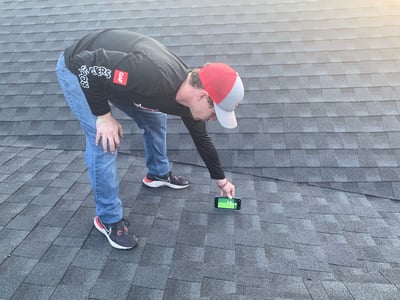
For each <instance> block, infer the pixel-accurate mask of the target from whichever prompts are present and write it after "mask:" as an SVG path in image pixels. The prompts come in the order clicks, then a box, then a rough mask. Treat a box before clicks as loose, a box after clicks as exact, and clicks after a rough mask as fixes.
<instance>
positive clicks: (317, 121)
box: [0, 0, 400, 299]
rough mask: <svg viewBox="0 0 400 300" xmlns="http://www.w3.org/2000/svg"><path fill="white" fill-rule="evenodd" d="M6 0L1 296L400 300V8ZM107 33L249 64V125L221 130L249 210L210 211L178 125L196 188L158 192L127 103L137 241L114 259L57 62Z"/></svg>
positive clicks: (258, 1)
mask: <svg viewBox="0 0 400 300" xmlns="http://www.w3.org/2000/svg"><path fill="white" fill-rule="evenodd" d="M0 3H1V7H2V8H1V12H2V13H1V15H0V21H1V24H2V27H1V29H0V53H1V55H0V298H1V299H3V298H4V299H9V298H13V299H25V298H29V299H34V298H38V299H49V298H52V299H85V298H91V299H127V298H128V299H146V298H148V299H188V298H189V299H199V298H202V299H215V298H216V299H274V298H289V299H400V292H399V290H398V287H399V284H400V241H399V235H400V207H399V202H397V201H396V200H399V199H400V180H399V174H400V167H399V164H400V160H399V157H400V155H399V154H400V130H399V129H400V119H399V109H400V107H399V104H398V98H399V91H400V72H399V67H400V63H399V50H400V40H399V39H398V32H399V29H400V21H399V20H400V4H399V3H398V1H395V0H381V1H372V0H352V1H344V0H338V1H334V3H333V2H327V1H322V0H312V1H302V0H279V1H275V0H255V1H251V2H248V1H243V0H230V1H227V0H222V1H217V2H216V1H209V0H206V1H201V2H195V3H193V2H192V1H186V0H183V1H161V0H160V1H136V0H120V1H112V2H110V1H102V0H100V1H92V0H84V1H83V2H82V1H81V2H76V1H66V2H65V1H63V2H57V1H51V0H49V1H38V0H34V1H5V0H0ZM110 27H113V28H124V29H131V30H136V31H138V32H141V33H143V34H147V35H150V36H152V37H155V38H156V39H158V40H160V41H161V42H163V43H164V44H166V45H167V46H168V47H169V48H171V49H172V50H173V51H174V52H175V53H176V54H178V55H179V56H181V57H182V58H183V60H184V61H185V62H186V63H187V64H188V65H190V66H199V65H202V64H204V63H205V62H207V61H223V62H227V63H229V64H231V65H233V66H234V67H235V68H236V69H237V70H238V71H239V73H240V74H241V76H242V78H243V81H244V84H245V88H246V95H245V102H244V103H243V105H241V106H240V107H239V109H238V112H237V115H238V118H239V127H238V128H237V129H234V130H225V129H223V128H222V127H220V126H219V125H218V124H217V123H211V124H209V125H208V128H209V132H210V135H211V136H212V138H213V139H214V140H215V144H216V147H217V149H218V151H219V153H220V156H221V160H222V163H223V165H224V166H225V169H226V170H227V173H228V175H229V177H231V178H232V179H233V181H234V183H235V184H236V187H237V194H238V196H240V197H242V198H243V207H242V210H241V211H237V212H230V211H229V212H226V211H218V210H215V209H214V208H213V203H212V201H213V197H214V195H216V194H217V193H218V191H217V188H216V187H215V186H214V184H213V183H212V182H211V180H210V179H209V174H208V171H207V170H206V169H205V168H204V165H203V163H202V161H201V159H200V157H199V156H198V154H197V152H196V150H195V148H194V145H193V143H192V141H191V139H190V137H189V136H188V134H187V132H186V130H185V128H184V126H183V124H182V123H181V121H180V120H179V119H177V118H175V117H169V120H168V122H169V123H168V126H169V129H168V149H169V158H170V160H171V161H172V162H173V169H174V171H175V172H176V173H179V174H181V175H184V176H186V177H188V178H189V179H190V180H191V181H192V182H193V184H192V185H191V187H190V188H189V189H187V190H183V191H172V190H168V189H160V190H156V191H154V190H149V189H147V188H145V187H143V186H142V185H141V178H142V176H143V174H144V173H145V172H146V168H145V165H144V160H143V145H142V140H141V137H140V134H141V132H140V130H139V129H138V128H137V126H136V125H135V124H134V123H133V122H131V120H130V119H129V118H128V117H127V116H125V115H123V114H122V113H121V112H119V111H116V110H115V111H114V114H115V115H116V116H117V117H118V119H119V120H120V121H121V123H122V125H123V127H124V132H125V138H124V140H123V144H122V148H121V154H120V157H119V174H120V179H121V191H120V193H121V198H122V199H123V205H124V215H125V217H126V218H127V220H128V221H129V222H130V224H131V227H132V228H133V230H134V231H135V232H136V233H137V234H138V236H139V238H140V243H139V246H138V248H137V249H135V250H132V251H117V250H114V249H111V248H110V247H109V245H108V244H107V242H106V240H105V239H104V237H103V236H101V234H100V233H98V232H97V231H96V230H94V229H93V225H92V219H93V216H94V213H95V212H94V202H93V199H92V194H91V187H90V184H89V182H88V178H87V174H86V168H85V164H84V161H83V149H84V139H83V136H82V134H81V132H80V129H79V124H78V122H77V121H76V120H75V119H74V117H73V116H72V114H71V113H70V110H69V108H68V107H67V106H66V103H65V100H64V97H63V96H62V94H61V91H60V89H59V87H58V84H57V81H56V76H55V72H54V70H55V63H56V60H57V58H58V55H59V54H60V53H61V52H62V50H63V49H64V48H65V47H66V46H67V45H69V44H70V43H71V42H72V41H74V40H76V39H77V38H79V37H81V36H82V35H84V34H86V33H88V32H90V31H94V30H97V29H103V28H110Z"/></svg>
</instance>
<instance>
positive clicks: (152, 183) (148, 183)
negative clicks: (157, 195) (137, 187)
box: [142, 178, 190, 190]
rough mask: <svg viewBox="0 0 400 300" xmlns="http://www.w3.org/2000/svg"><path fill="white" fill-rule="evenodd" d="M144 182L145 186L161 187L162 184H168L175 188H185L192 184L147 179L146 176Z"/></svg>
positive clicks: (167, 185)
mask: <svg viewBox="0 0 400 300" xmlns="http://www.w3.org/2000/svg"><path fill="white" fill-rule="evenodd" d="M142 182H143V184H144V185H145V186H148V187H150V188H159V187H162V186H166V187H169V188H171V189H174V190H181V189H185V188H187V187H189V185H190V184H187V185H176V184H172V183H170V182H166V181H147V180H146V178H143V180H142Z"/></svg>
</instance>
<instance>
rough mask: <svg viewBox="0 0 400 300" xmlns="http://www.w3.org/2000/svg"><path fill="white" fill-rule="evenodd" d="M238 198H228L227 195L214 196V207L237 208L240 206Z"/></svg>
mask: <svg viewBox="0 0 400 300" xmlns="http://www.w3.org/2000/svg"><path fill="white" fill-rule="evenodd" d="M241 202H242V201H241V199H240V198H228V197H215V204H214V206H215V208H224V209H236V210H239V209H240V206H241Z"/></svg>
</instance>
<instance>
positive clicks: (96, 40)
mask: <svg viewBox="0 0 400 300" xmlns="http://www.w3.org/2000/svg"><path fill="white" fill-rule="evenodd" d="M57 77H58V81H59V83H60V86H61V88H62V90H63V93H64V96H65V98H66V100H67V102H68V104H69V106H70V108H71V110H72V112H73V113H74V115H75V116H76V118H77V119H78V120H79V122H80V125H81V127H82V130H83V132H84V134H85V137H86V151H85V161H86V163H87V166H88V171H89V177H90V181H91V184H92V187H93V194H94V199H95V202H96V217H95V218H94V225H95V227H96V229H97V230H99V231H100V232H101V233H103V234H104V235H105V236H106V238H107V240H108V242H109V243H110V245H111V246H112V247H114V248H117V249H131V248H133V247H135V246H136V244H137V241H138V240H137V238H136V237H135V236H134V235H132V234H130V233H129V231H128V228H127V226H126V225H125V223H124V221H123V220H122V205H121V200H120V198H119V196H118V192H119V179H118V175H117V165H116V158H117V153H118V151H117V149H118V147H119V146H120V143H121V138H122V137H123V131H122V127H121V125H120V123H119V122H118V121H117V120H116V119H114V117H113V116H112V113H111V109H110V106H109V102H111V103H112V104H113V105H114V106H115V107H117V108H118V109H120V110H122V111H123V112H125V113H126V114H127V115H129V116H130V117H132V118H133V119H134V120H135V121H136V122H137V124H138V126H139V127H140V128H142V129H143V130H144V144H145V152H146V163H147V166H148V167H149V173H148V174H147V175H146V177H145V178H144V179H143V183H144V184H146V185H147V186H150V187H157V186H162V185H167V186H170V185H172V186H170V187H175V188H181V187H186V186H187V185H188V184H189V183H188V181H187V180H185V179H183V178H182V177H179V176H174V175H173V174H172V173H171V172H170V170H169V165H168V159H167V158H166V117H165V114H163V113H167V114H173V115H178V116H181V118H182V121H183V122H184V124H185V126H186V127H187V128H188V130H189V133H190V135H191V137H192V139H193V141H194V144H195V146H196V148H197V150H198V152H199V154H200V156H201V157H202V159H203V161H204V163H205V165H206V166H207V168H208V170H209V172H210V176H211V178H212V179H215V180H216V183H217V186H218V187H219V188H220V190H221V195H225V196H228V197H234V196H235V186H234V185H233V184H232V183H231V182H230V181H229V180H228V179H227V178H225V174H224V171H223V169H222V167H221V164H220V160H219V157H218V154H217V151H216V149H215V147H214V145H213V143H212V141H211V139H210V137H209V136H208V134H207V130H206V126H205V121H207V120H212V121H214V120H217V119H218V121H219V122H220V124H221V125H222V126H224V127H226V128H234V127H236V126H237V122H236V116H235V112H234V109H235V108H236V107H237V105H238V104H239V103H240V102H241V101H242V100H243V96H244V88H243V84H242V81H241V79H240V76H239V75H238V74H237V73H236V71H234V70H233V69H232V68H231V67H230V66H228V65H226V64H223V63H210V64H206V65H205V66H203V67H202V68H199V69H194V70H190V69H189V68H188V67H187V66H186V65H185V64H184V63H183V62H182V61H181V60H180V59H179V58H178V57H177V56H176V55H174V54H173V53H171V52H170V51H169V50H168V49H167V48H166V47H165V46H163V45H162V44H160V43H159V42H157V41H155V40H154V39H152V38H149V37H146V36H144V35H141V34H138V33H134V32H129V31H122V30H104V31H100V32H95V33H91V34H89V35H86V36H84V37H83V38H82V39H80V40H79V41H77V42H76V43H74V44H73V45H72V46H70V47H68V48H67V49H65V51H64V53H63V54H62V55H61V56H60V58H59V60H58V64H57ZM168 183H169V184H170V185H168Z"/></svg>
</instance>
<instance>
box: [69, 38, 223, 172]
mask: <svg viewBox="0 0 400 300" xmlns="http://www.w3.org/2000/svg"><path fill="white" fill-rule="evenodd" d="M64 57H65V64H66V66H67V67H68V69H69V70H70V71H71V72H72V73H74V74H76V75H77V76H78V79H79V82H80V85H81V88H82V90H83V92H84V94H85V96H86V99H87V101H88V103H89V106H90V109H91V111H92V113H93V114H94V115H96V116H100V115H104V114H106V113H108V112H109V111H110V106H109V103H108V101H109V100H110V99H113V98H114V99H118V100H120V101H126V102H127V103H133V102H135V103H136V104H140V105H142V106H143V107H146V108H151V109H156V110H159V111H161V112H164V113H167V114H172V115H177V116H180V117H181V118H182V120H183V122H184V124H185V126H186V127H187V129H188V130H189V133H190V135H191V137H192V139H193V141H194V144H195V146H196V148H197V150H198V152H199V154H200V156H201V158H202V159H203V161H204V163H205V164H206V166H207V168H208V170H209V172H210V176H211V178H213V179H223V178H225V175H224V171H223V169H222V167H221V164H220V160H219V157H218V153H217V151H216V149H215V146H214V144H213V143H212V141H211V138H210V137H209V135H208V133H207V130H206V125H205V122H204V121H199V120H195V119H193V117H192V115H191V113H190V110H189V108H187V107H185V106H183V105H181V104H179V103H178V102H177V101H176V94H177V91H178V89H179V87H180V86H181V84H182V83H183V81H184V80H185V79H186V78H187V75H188V73H189V71H190V70H189V68H188V67H187V66H186V65H185V64H184V62H183V61H181V60H180V59H179V58H178V57H177V56H176V55H174V54H173V53H172V52H170V51H169V50H168V49H167V48H166V47H165V46H164V45H162V44H161V43H159V42H157V41H156V40H154V39H152V38H149V37H147V36H144V35H141V34H139V33H135V32H130V31H122V30H104V31H100V32H95V33H91V34H89V35H86V36H84V37H83V38H82V39H80V40H79V41H77V42H76V43H74V44H73V45H72V46H70V47H68V48H67V49H65V51H64Z"/></svg>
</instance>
